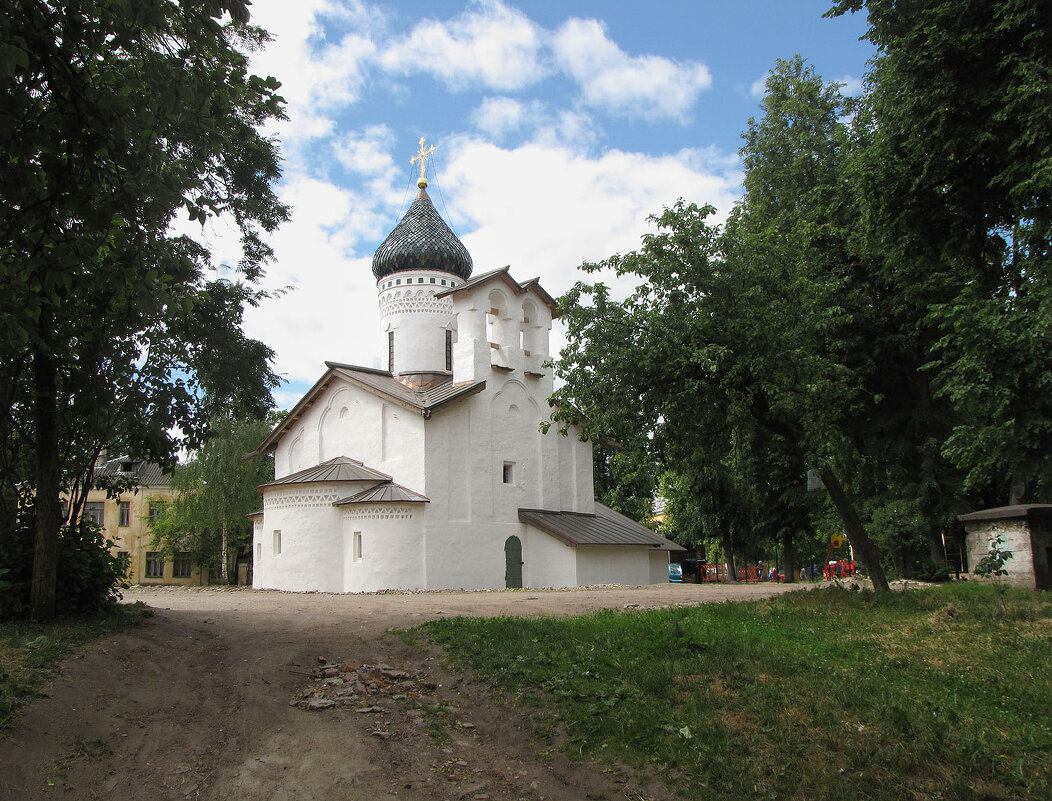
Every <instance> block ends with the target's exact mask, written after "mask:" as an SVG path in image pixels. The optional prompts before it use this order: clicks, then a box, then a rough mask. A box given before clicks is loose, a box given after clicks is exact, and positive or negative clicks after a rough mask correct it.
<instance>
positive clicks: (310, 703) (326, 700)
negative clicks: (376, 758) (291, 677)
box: [289, 656, 438, 714]
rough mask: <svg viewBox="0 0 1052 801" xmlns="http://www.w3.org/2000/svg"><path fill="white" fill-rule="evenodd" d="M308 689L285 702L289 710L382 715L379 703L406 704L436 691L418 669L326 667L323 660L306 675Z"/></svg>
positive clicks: (321, 658)
mask: <svg viewBox="0 0 1052 801" xmlns="http://www.w3.org/2000/svg"><path fill="white" fill-rule="evenodd" d="M293 672H295V673H303V674H304V675H307V676H309V677H310V678H311V686H309V687H307V688H306V689H304V690H303V691H302V692H300V693H299V694H298V695H297V696H296V697H295V698H293V699H292V700H291V701H290V702H289V706H298V707H300V708H301V709H309V710H311V711H317V710H321V709H332V708H334V707H351V708H353V709H354V710H355V711H356V712H359V713H361V714H382V713H384V712H386V711H387V710H386V709H385V708H384V707H382V706H378V702H379V701H380V700H381V699H388V700H391V701H406V700H409V699H416V698H420V697H422V696H424V695H425V694H427V693H429V692H433V691H434V690H437V689H438V685H437V684H435V683H434V682H432V681H429V680H427V678H426V677H425V676H424V675H423V671H422V670H420V669H413V670H403V669H401V668H396V667H392V666H391V665H385V664H383V663H381V664H376V665H364V664H358V663H355V662H343V663H333V664H330V662H329V660H328V659H326V658H325V657H323V656H319V657H318V664H317V665H316V666H315V667H313V668H311V670H310V671H309V672H305V671H293Z"/></svg>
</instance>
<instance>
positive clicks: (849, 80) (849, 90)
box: [836, 75, 862, 97]
mask: <svg viewBox="0 0 1052 801" xmlns="http://www.w3.org/2000/svg"><path fill="white" fill-rule="evenodd" d="M836 82H837V83H841V84H843V86H841V87H840V94H842V95H845V96H847V97H858V96H859V95H860V94H862V79H861V78H855V77H854V76H851V75H845V76H844V77H843V78H837V79H836Z"/></svg>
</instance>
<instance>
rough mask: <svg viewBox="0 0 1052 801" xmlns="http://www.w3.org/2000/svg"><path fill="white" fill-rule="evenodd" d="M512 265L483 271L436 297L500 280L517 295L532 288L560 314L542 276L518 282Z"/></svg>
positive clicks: (553, 314) (553, 311) (466, 290)
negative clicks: (486, 271) (542, 281)
mask: <svg viewBox="0 0 1052 801" xmlns="http://www.w3.org/2000/svg"><path fill="white" fill-rule="evenodd" d="M510 270H511V267H510V266H507V267H501V268H500V269H498V270H490V271H489V272H488V273H482V275H476V276H475V277H474V278H472V279H470V280H468V281H465V282H464V283H463V284H461V285H460V286H458V287H455V288H453V289H447V290H445V291H443V292H439V293H437V294H436V295H435V297H436V298H444V297H446V296H447V295H454V294H457V293H459V292H468V291H470V290H472V289H474V288H475V287H477V286H479V285H480V284H485V283H487V282H488V281H500V282H501V283H503V284H505V285H506V286H507V287H508V288H509V289H510V290H511V291H512V292H514V293H515V294H516V295H525V294H526V293H527V292H529V291H530V290H531V289H532V290H533V291H534V292H536V293H537V294H538V295H540V297H541V300H542V301H544V304H545V305H546V306H547V307H548V308H550V309H551V310H552V317H558V316H559V304H558V303H556V302H555V299H554V298H553V297H552V296H551V295H549V294H548V293H547V292H545V291H544V287H542V286H541V284H540V280H541V279H540V278H531V279H529V280H528V281H523V282H522V283H521V284H520V283H518V282H516V281H515V279H514V278H512V277H511V273H510V272H509V271H510Z"/></svg>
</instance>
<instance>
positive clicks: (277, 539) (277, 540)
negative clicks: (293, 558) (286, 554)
mask: <svg viewBox="0 0 1052 801" xmlns="http://www.w3.org/2000/svg"><path fill="white" fill-rule="evenodd" d="M274 555H275V556H280V555H281V531H280V529H274Z"/></svg>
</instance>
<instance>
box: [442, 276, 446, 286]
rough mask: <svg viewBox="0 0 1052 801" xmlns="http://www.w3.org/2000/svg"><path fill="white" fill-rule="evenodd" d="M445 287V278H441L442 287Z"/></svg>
mask: <svg viewBox="0 0 1052 801" xmlns="http://www.w3.org/2000/svg"><path fill="white" fill-rule="evenodd" d="M445 285H446V279H445V278H443V279H442V286H445Z"/></svg>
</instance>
